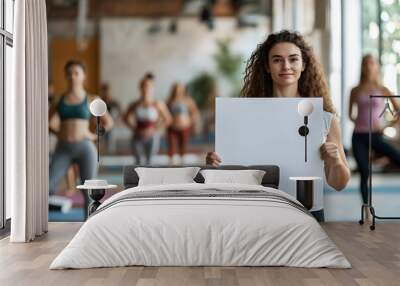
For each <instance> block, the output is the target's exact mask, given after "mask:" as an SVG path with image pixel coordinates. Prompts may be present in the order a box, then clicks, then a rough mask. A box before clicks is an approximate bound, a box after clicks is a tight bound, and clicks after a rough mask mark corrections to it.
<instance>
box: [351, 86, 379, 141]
mask: <svg viewBox="0 0 400 286" xmlns="http://www.w3.org/2000/svg"><path fill="white" fill-rule="evenodd" d="M370 94H380V93H379V92H376V91H372V92H370V93H368V94H360V95H358V96H357V99H356V104H357V118H356V122H355V127H354V132H356V133H368V132H369V95H370ZM384 108H385V100H384V99H383V98H372V99H371V115H372V116H371V118H372V131H375V130H377V127H379V126H381V125H382V118H379V115H380V114H381V113H382V111H383V109H384Z"/></svg>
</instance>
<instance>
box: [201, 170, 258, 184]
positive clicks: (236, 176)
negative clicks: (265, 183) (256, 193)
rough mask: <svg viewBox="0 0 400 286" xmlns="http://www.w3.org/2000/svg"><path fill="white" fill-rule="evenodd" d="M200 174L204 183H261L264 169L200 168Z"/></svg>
mask: <svg viewBox="0 0 400 286" xmlns="http://www.w3.org/2000/svg"><path fill="white" fill-rule="evenodd" d="M200 174H201V175H202V176H203V177H204V183H206V184H210V183H230V184H246V185H261V182H262V179H263V177H264V175H265V171H261V170H213V169H209V170H202V171H200Z"/></svg>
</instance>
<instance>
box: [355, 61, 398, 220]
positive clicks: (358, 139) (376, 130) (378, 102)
mask: <svg viewBox="0 0 400 286" xmlns="http://www.w3.org/2000/svg"><path fill="white" fill-rule="evenodd" d="M369 95H392V93H391V92H390V90H389V89H388V88H386V87H385V86H383V85H382V82H381V77H380V72H379V65H378V62H377V61H376V60H375V58H374V57H373V56H372V55H365V56H364V57H363V59H362V62H361V76H360V82H359V84H358V85H357V86H356V87H354V88H353V89H352V90H351V94H350V103H349V118H350V120H351V121H353V122H354V124H355V127H354V132H353V136H352V148H353V155H354V158H355V160H356V162H357V168H358V171H359V172H360V192H361V196H362V199H363V203H364V204H367V203H368V185H367V182H368V175H369V174H368V142H369ZM390 102H391V104H392V105H393V108H394V110H393V113H394V112H399V111H400V109H399V105H398V104H397V102H396V100H395V99H394V98H390ZM387 103H388V102H387ZM355 107H356V109H357V113H356V114H354V112H353V111H354V109H355ZM384 109H385V99H383V98H373V99H371V119H372V126H371V132H372V142H371V143H372V144H371V147H372V150H374V151H376V152H378V153H380V154H382V155H386V156H387V157H389V159H391V160H393V162H394V163H396V164H397V165H399V166H400V152H399V151H398V150H396V149H395V148H394V147H393V146H391V145H390V144H389V143H388V142H387V141H385V139H384V138H383V133H382V132H383V122H382V120H381V118H382V112H383V110H384ZM367 215H368V214H367Z"/></svg>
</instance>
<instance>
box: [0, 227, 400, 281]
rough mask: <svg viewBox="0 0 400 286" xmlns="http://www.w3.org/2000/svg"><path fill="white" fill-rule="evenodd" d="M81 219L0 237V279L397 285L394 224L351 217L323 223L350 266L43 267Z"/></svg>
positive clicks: (399, 244) (399, 234)
mask: <svg viewBox="0 0 400 286" xmlns="http://www.w3.org/2000/svg"><path fill="white" fill-rule="evenodd" d="M80 226H81V223H50V226H49V233H48V234H47V235H45V236H44V237H42V238H40V239H38V240H35V241H34V242H32V243H27V244H15V243H14V244H10V243H9V241H8V238H5V239H3V240H1V241H0V285H2V286H8V285H12V286H17V285H32V286H33V285H52V286H59V285H60V286H61V285H68V286H75V285H140V286H147V285H149V286H150V285H167V286H178V285H227V286H234V285H246V286H247V285H249V286H252V285H254V286H261V285H290V286H292V285H346V286H351V285H382V286H390V285H400V224H399V223H392V222H391V223H386V222H385V223H382V222H380V223H379V224H378V225H377V228H376V230H375V231H374V232H372V231H370V230H369V228H368V226H367V225H364V226H360V225H358V224H357V223H326V224H324V225H323V227H324V229H325V230H326V231H327V232H328V234H329V236H330V237H331V238H332V240H333V241H334V242H335V243H336V244H337V245H338V247H339V248H340V249H341V250H342V251H343V252H344V254H345V255H346V257H347V258H348V259H349V261H350V262H351V264H352V266H353V268H352V269H348V270H343V269H305V268H289V267H123V268H101V269H86V270H51V271H50V270H48V267H49V265H50V263H51V261H52V260H53V259H54V258H55V256H56V255H57V254H58V253H59V252H60V251H61V250H62V249H63V247H65V245H66V244H67V243H68V241H69V240H70V239H71V238H72V236H73V235H74V234H75V233H76V232H77V230H78V229H79V227H80Z"/></svg>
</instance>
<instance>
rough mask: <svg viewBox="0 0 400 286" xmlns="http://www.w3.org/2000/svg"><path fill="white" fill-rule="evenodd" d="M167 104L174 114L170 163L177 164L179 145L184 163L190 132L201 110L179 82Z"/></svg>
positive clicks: (169, 146)
mask: <svg viewBox="0 0 400 286" xmlns="http://www.w3.org/2000/svg"><path fill="white" fill-rule="evenodd" d="M167 106H168V109H169V111H170V112H171V115H172V123H171V125H170V126H169V128H168V133H167V139H168V156H169V159H170V164H172V165H174V164H175V162H174V154H175V153H176V149H177V148H176V147H178V150H179V155H180V156H181V162H180V163H181V164H182V163H183V156H184V155H185V153H186V149H187V144H188V141H189V136H190V133H191V131H192V129H193V127H194V125H195V124H196V121H197V120H198V118H199V111H198V109H197V106H196V103H195V102H194V100H193V99H192V98H191V97H190V96H188V95H187V93H186V89H185V86H183V85H182V84H179V83H175V84H174V85H173V86H172V90H171V95H170V96H169V98H168V101H167Z"/></svg>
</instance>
